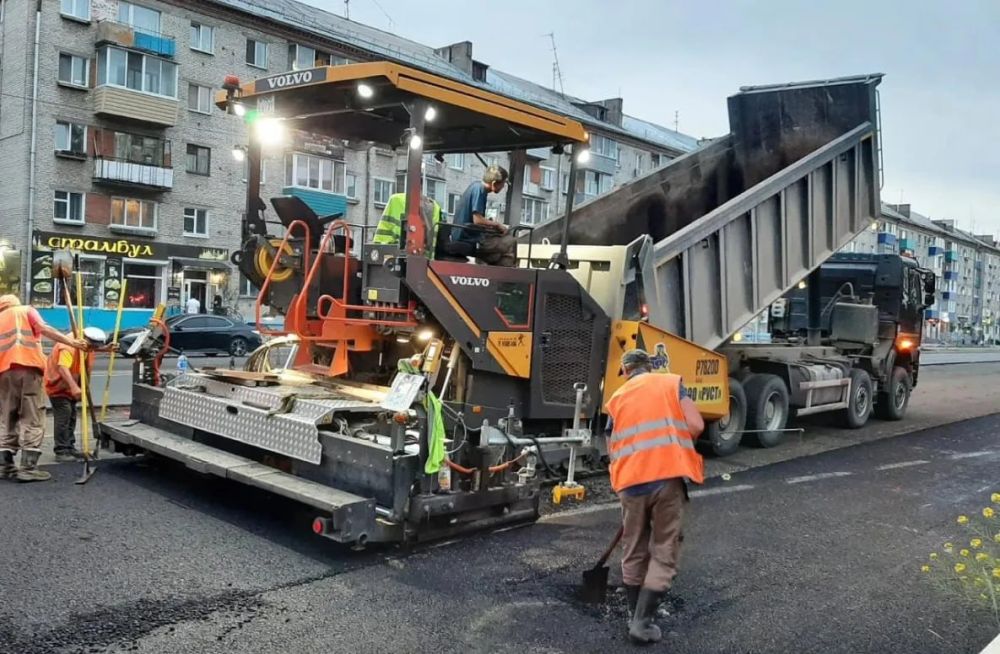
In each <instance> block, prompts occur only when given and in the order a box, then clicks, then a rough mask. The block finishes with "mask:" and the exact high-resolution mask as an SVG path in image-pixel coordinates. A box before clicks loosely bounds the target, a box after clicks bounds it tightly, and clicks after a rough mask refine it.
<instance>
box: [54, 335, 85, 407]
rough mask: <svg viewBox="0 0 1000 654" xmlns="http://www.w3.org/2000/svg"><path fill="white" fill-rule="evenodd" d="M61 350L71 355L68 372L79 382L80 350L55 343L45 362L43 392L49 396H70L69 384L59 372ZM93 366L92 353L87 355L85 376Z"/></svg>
mask: <svg viewBox="0 0 1000 654" xmlns="http://www.w3.org/2000/svg"><path fill="white" fill-rule="evenodd" d="M63 352H70V353H71V354H72V355H73V363H72V364H70V367H69V374H70V375H72V376H73V379H75V380H76V383H77V384H79V383H80V350H77V349H76V348H73V347H70V346H68V345H63V344H62V343H56V344H55V346H54V347H53V348H52V352H51V353H49V360H48V361H47V362H46V364H45V394H46V395H48V396H49V397H70V393H69V385H68V384H67V383H66V381H65V380H64V379H63V378H62V375H60V374H59V357H60V356H61V355H62V353H63ZM93 367H94V353H93V352H91V353H89V354H88V355H87V377H88V378H89V377H90V371H91V370H92V369H93Z"/></svg>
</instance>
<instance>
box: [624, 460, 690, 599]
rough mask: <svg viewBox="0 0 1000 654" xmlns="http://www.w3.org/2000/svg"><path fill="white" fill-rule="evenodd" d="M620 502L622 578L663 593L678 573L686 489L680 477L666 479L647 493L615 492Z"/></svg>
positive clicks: (627, 581)
mask: <svg viewBox="0 0 1000 654" xmlns="http://www.w3.org/2000/svg"><path fill="white" fill-rule="evenodd" d="M618 497H619V499H620V500H621V503H622V527H623V531H622V546H623V549H624V552H623V555H622V581H623V582H624V583H625V584H626V585H628V586H642V587H644V588H648V589H650V590H653V591H657V592H662V591H665V590H667V589H668V588H670V586H671V584H672V583H673V581H674V577H675V576H676V575H677V559H678V557H679V555H680V549H681V519H682V517H683V514H684V502H685V499H686V497H687V492H686V489H685V487H684V480H682V479H668V480H667V481H666V482H665V483H664V485H663V486H662V487H661V488H660V489H658V490H656V491H655V492H653V493H649V494H647V495H635V496H628V495H625V494H623V493H619V494H618Z"/></svg>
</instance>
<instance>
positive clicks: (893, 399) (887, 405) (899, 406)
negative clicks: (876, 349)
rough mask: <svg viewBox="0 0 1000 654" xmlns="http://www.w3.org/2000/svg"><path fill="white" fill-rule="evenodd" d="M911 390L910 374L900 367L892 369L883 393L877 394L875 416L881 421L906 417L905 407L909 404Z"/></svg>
mask: <svg viewBox="0 0 1000 654" xmlns="http://www.w3.org/2000/svg"><path fill="white" fill-rule="evenodd" d="M912 390H913V383H912V381H911V379H910V373H908V372H907V371H906V368H903V367H902V366H896V367H894V368H893V369H892V374H891V375H889V380H888V382H886V388H885V391H884V392H881V393H879V394H878V398H877V400H878V401H877V402H876V403H875V415H876V416H877V417H879V418H881V419H882V420H902V419H903V416H905V415H906V407H907V406H908V405H909V404H910V391H912Z"/></svg>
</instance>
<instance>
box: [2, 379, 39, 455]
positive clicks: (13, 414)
mask: <svg viewBox="0 0 1000 654" xmlns="http://www.w3.org/2000/svg"><path fill="white" fill-rule="evenodd" d="M43 392H44V391H43V390H42V371H41V370H38V369H36V368H11V369H10V370H8V371H7V372H3V373H0V411H2V414H0V450H6V451H8V452H17V451H18V450H39V451H40V450H41V448H42V436H43V435H44V434H45V403H44V399H43V395H42V394H43Z"/></svg>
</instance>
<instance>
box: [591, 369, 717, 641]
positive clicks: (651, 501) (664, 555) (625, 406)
mask: <svg viewBox="0 0 1000 654" xmlns="http://www.w3.org/2000/svg"><path fill="white" fill-rule="evenodd" d="M621 365H622V369H623V371H624V373H625V375H626V376H627V377H628V380H627V381H626V382H625V383H624V384H623V385H622V386H621V388H619V389H618V390H617V391H616V392H615V393H614V395H612V396H611V399H610V400H608V405H607V409H608V415H609V416H610V420H611V427H610V430H611V436H610V438H609V439H608V456H609V457H610V459H611V486H612V488H614V490H615V492H616V493H617V494H618V498H619V500H620V501H621V505H622V547H623V553H622V581H623V584H624V586H625V591H626V595H627V597H628V603H629V610H630V615H631V618H630V620H629V629H628V632H629V638H630V639H631V640H632V641H633V642H636V643H655V642H658V641H659V640H660V637H661V635H660V628H659V627H657V626H656V625H655V624H653V617H654V615H655V613H656V609H657V606H658V605H659V603H660V600H661V599H662V597H663V595H664V594H665V593H666V591H667V590H669V588H670V586H671V584H672V583H673V580H674V576H676V574H677V558H678V555H679V553H680V543H681V518H682V516H683V508H684V502H685V501H686V500H687V487H686V485H685V480H690V481H693V482H695V483H698V484H700V483H702V482H703V481H704V473H703V461H702V458H701V456H700V455H699V454H698V453H697V452H696V451H695V449H694V442H695V439H696V438H698V436H700V435H701V432H702V431H703V430H704V428H705V423H704V420H702V417H701V414H700V413H698V408H697V407H696V406H695V403H694V402H693V401H692V400H691V399H690V398H688V397H687V396H686V395H685V392H684V388H683V385H682V384H681V378H680V376H679V375H673V374H670V373H654V372H653V362H652V360H651V358H650V356H649V354H648V353H647V352H645V351H644V350H630V351H629V352H626V353H625V354H624V355H623V356H622V359H621Z"/></svg>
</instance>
